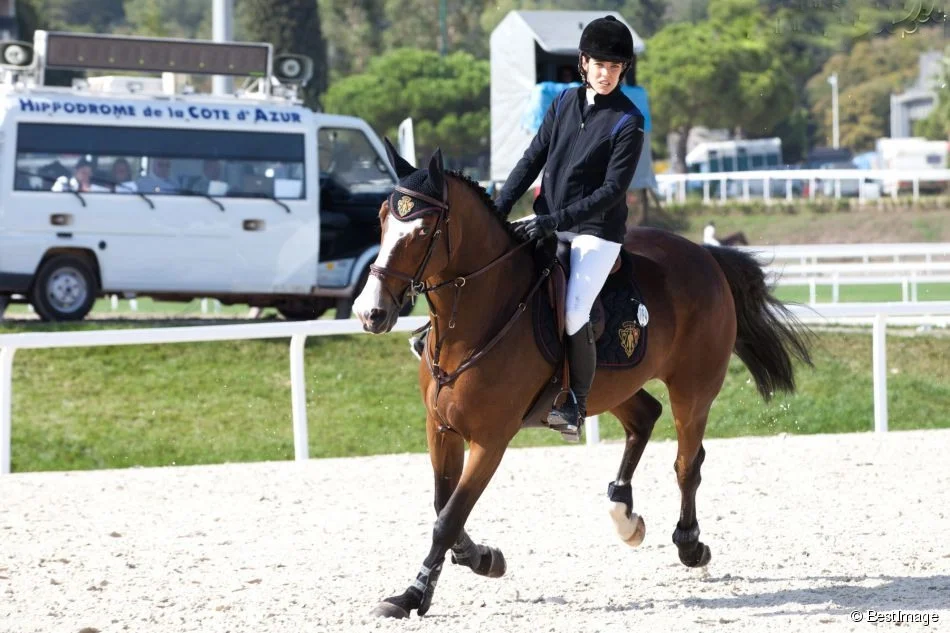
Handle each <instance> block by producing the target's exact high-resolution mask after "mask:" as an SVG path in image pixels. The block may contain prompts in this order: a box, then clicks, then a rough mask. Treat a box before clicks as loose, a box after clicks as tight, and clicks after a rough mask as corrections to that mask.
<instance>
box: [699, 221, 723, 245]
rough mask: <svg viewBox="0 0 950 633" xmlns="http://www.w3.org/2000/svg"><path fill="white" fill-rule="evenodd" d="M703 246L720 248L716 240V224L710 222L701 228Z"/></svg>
mask: <svg viewBox="0 0 950 633" xmlns="http://www.w3.org/2000/svg"><path fill="white" fill-rule="evenodd" d="M703 244H708V245H709V246H721V244H720V243H719V240H717V239H716V224H715V223H714V222H713V221H712V220H710V221H709V224H707V225H706V226H705V227H703Z"/></svg>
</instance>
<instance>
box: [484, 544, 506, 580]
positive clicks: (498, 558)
mask: <svg viewBox="0 0 950 633" xmlns="http://www.w3.org/2000/svg"><path fill="white" fill-rule="evenodd" d="M488 553H489V554H490V555H491V565H489V567H488V573H487V574H485V575H486V576H488V577H489V578H501V577H502V576H504V575H505V572H506V571H508V563H506V562H505V555H504V554H502V553H501V550H500V549H495V548H494V547H489V548H488Z"/></svg>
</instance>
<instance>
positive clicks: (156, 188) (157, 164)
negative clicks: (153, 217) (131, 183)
mask: <svg viewBox="0 0 950 633" xmlns="http://www.w3.org/2000/svg"><path fill="white" fill-rule="evenodd" d="M149 163H150V165H151V171H152V173H150V174H149V175H147V176H143V177H142V178H139V179H138V180H137V181H136V183H135V184H136V186H137V187H138V190H139V191H141V192H142V193H178V191H179V187H178V186H177V185H176V184H175V183H174V182H173V181H172V175H171V172H172V161H171V160H170V159H168V158H153V159H152V160H150V161H149Z"/></svg>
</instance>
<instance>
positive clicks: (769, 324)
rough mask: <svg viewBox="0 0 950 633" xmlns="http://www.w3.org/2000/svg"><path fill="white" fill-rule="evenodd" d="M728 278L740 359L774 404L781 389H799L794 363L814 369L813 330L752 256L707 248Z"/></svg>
mask: <svg viewBox="0 0 950 633" xmlns="http://www.w3.org/2000/svg"><path fill="white" fill-rule="evenodd" d="M706 249H707V250H708V251H709V252H710V253H711V254H712V256H713V257H714V258H715V260H716V262H717V263H718V264H719V267H720V268H721V269H722V272H723V273H725V275H726V280H727V281H728V282H729V288H730V290H732V297H733V300H734V301H735V302H736V326H737V328H736V346H735V350H734V351H735V353H736V355H737V356H738V357H739V358H740V359H741V360H742V362H743V363H745V366H746V367H748V368H749V371H750V372H751V373H752V377H753V378H754V379H755V384H756V386H757V387H758V389H759V393H760V394H762V397H763V398H764V399H765V400H770V399H771V397H772V396H773V395H774V394H775V392H776V391H783V392H785V393H793V392H794V391H795V369H794V367H793V366H792V359H793V357H794V358H797V359H798V360H800V361H802V362H803V363H805V364H807V365H811V364H812V362H811V354H810V352H809V344H810V343H811V338H812V337H811V332H810V331H809V330H808V328H807V327H806V326H805V325H803V324H802V323H801V321H799V320H798V319H797V318H796V317H795V316H794V315H793V314H792V313H791V311H789V309H788V308H786V307H785V305H784V304H783V303H782V302H781V301H779V300H778V299H776V298H775V297H774V296H773V295H772V292H771V288H769V287H768V285H767V284H766V283H765V273H764V271H763V270H762V267H761V266H760V265H759V262H758V261H756V259H755V257H754V256H752V255H751V254H749V253H747V252H745V251H740V250H737V249H734V248H721V247H716V246H706Z"/></svg>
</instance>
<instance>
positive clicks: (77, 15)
mask: <svg viewBox="0 0 950 633" xmlns="http://www.w3.org/2000/svg"><path fill="white" fill-rule="evenodd" d="M35 4H37V5H39V6H38V7H37V8H38V9H40V11H41V12H42V13H43V14H44V17H45V20H46V24H45V26H46V27H47V28H50V29H55V30H64V31H86V32H91V33H108V32H110V31H111V30H112V29H113V28H115V27H116V26H117V25H119V24H122V23H123V22H124V20H125V11H124V7H123V0H42V1H37V2H35ZM18 11H19V7H18Z"/></svg>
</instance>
